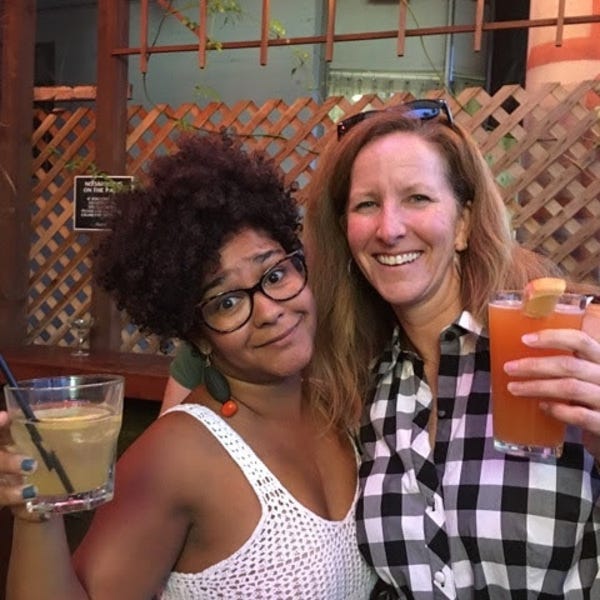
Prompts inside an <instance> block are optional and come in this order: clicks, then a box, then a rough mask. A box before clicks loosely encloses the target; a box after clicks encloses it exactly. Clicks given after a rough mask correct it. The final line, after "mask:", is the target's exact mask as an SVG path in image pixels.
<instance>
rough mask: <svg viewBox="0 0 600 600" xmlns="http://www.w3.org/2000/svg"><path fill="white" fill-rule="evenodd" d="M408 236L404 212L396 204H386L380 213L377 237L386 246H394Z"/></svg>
mask: <svg viewBox="0 0 600 600" xmlns="http://www.w3.org/2000/svg"><path fill="white" fill-rule="evenodd" d="M405 235H406V219H405V215H404V211H403V210H402V208H401V207H399V206H397V205H396V204H395V203H384V205H383V210H382V211H381V212H380V213H379V222H378V224H377V236H378V237H379V238H380V239H381V240H382V241H384V242H385V243H386V244H393V243H394V242H395V241H396V240H397V239H398V238H401V237H404V236H405Z"/></svg>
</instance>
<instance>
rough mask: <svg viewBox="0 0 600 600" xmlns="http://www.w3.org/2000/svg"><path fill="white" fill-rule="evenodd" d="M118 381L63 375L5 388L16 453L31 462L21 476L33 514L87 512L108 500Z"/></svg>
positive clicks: (117, 417)
mask: <svg viewBox="0 0 600 600" xmlns="http://www.w3.org/2000/svg"><path fill="white" fill-rule="evenodd" d="M123 388H124V380H123V377H120V376H118V375H64V376H57V377H42V378H38V379H29V380H26V381H19V382H17V384H16V385H15V386H11V385H5V386H4V395H5V398H6V408H7V410H8V412H9V414H10V417H11V426H10V431H11V435H12V438H13V442H14V444H15V447H16V449H17V450H18V451H19V452H21V453H23V454H25V455H27V456H31V457H33V458H35V459H36V460H37V463H38V467H37V469H36V470H35V472H34V473H32V474H31V475H27V477H26V480H27V483H28V484H32V485H35V486H36V488H37V496H36V497H35V498H33V499H32V500H29V501H28V502H27V509H28V510H29V511H31V512H36V513H70V512H77V511H83V510H90V509H93V508H95V507H97V506H99V505H100V504H104V503H105V502H108V501H109V500H111V499H112V497H113V490H114V470H115V460H116V454H117V440H118V437H119V431H120V429H121V420H122V414H123Z"/></svg>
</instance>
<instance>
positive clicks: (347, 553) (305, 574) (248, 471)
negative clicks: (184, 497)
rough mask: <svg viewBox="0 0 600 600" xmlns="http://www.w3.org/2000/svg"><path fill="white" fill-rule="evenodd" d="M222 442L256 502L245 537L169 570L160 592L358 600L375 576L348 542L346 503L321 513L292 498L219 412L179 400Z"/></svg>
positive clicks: (350, 528) (352, 536) (181, 598)
mask: <svg viewBox="0 0 600 600" xmlns="http://www.w3.org/2000/svg"><path fill="white" fill-rule="evenodd" d="M172 411H183V412H186V413H188V414H189V415H191V416H193V417H195V418H196V419H198V420H199V421H200V422H201V423H202V424H203V425H204V426H205V427H206V428H207V429H208V430H209V431H210V432H211V433H212V434H213V435H214V436H215V438H216V439H217V440H219V442H220V443H221V444H222V445H223V447H224V448H225V449H226V450H227V452H228V453H229V455H230V456H231V458H232V459H233V460H234V461H235V462H236V463H237V464H238V465H239V467H240V469H241V470H242V472H243V473H244V475H245V476H246V478H247V479H248V481H249V482H250V484H251V485H252V487H253V488H254V491H255V492H256V495H257V497H258V499H259V501H260V505H261V508H262V515H261V518H260V520H259V522H258V524H257V526H256V529H255V530H254V532H253V533H252V535H251V536H250V538H249V539H248V540H247V541H246V542H245V543H244V544H243V545H242V546H241V547H240V548H238V549H237V550H236V551H235V552H234V553H233V554H232V555H231V556H229V557H227V558H226V559H224V560H222V561H220V562H218V563H216V564H214V565H212V566H210V567H208V568H207V569H204V570H203V571H201V572H200V573H177V572H172V573H171V574H170V576H169V578H168V580H167V582H166V584H165V587H164V590H163V592H162V595H161V596H160V598H161V599H162V600H196V599H198V600H200V599H202V600H215V599H217V598H226V599H227V600H234V599H240V600H241V599H243V600H284V599H285V600H292V599H294V600H366V599H368V598H369V594H370V592H371V590H372V589H373V586H374V585H375V580H376V576H375V574H374V572H373V571H372V570H371V569H370V568H369V567H368V566H367V564H366V563H365V562H364V560H363V558H362V556H361V555H360V553H359V551H358V545H357V542H356V526H355V521H354V509H355V506H356V498H357V496H358V484H357V493H356V494H355V496H354V500H353V501H352V505H351V506H350V510H349V511H348V514H347V515H346V517H345V518H344V519H343V520H341V521H328V520H327V519H324V518H322V517H320V516H318V515H316V514H315V513H313V512H311V511H310V510H308V509H307V508H305V507H304V506H303V505H302V504H300V503H299V502H298V501H297V500H296V499H295V498H294V497H293V496H292V495H291V494H290V493H289V492H288V491H287V490H286V489H285V488H284V487H283V485H281V483H280V482H279V480H278V479H277V478H276V477H275V476H274V475H273V473H271V471H269V469H268V468H267V467H266V466H265V464H264V463H263V462H262V461H261V460H260V459H259V458H258V456H256V454H255V453H254V452H253V451H252V449H251V448H250V447H249V446H248V445H247V444H246V442H244V440H243V439H242V438H241V437H240V436H239V435H238V434H237V432H235V431H234V430H233V429H232V428H231V427H230V426H229V425H228V424H227V423H226V422H225V421H224V420H223V419H221V418H220V417H219V416H218V415H216V414H215V413H214V412H212V411H211V410H210V409H208V408H206V407H205V406H200V405H198V404H180V405H177V406H174V407H173V408H171V409H170V410H168V411H166V412H165V413H164V414H167V413H168V412H172Z"/></svg>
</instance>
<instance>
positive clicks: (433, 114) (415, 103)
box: [337, 98, 454, 140]
mask: <svg viewBox="0 0 600 600" xmlns="http://www.w3.org/2000/svg"><path fill="white" fill-rule="evenodd" d="M393 110H402V114H403V115H405V116H407V117H409V118H413V119H419V120H421V121H429V120H431V119H435V118H437V117H439V116H440V114H443V115H444V116H445V117H446V119H447V121H448V125H449V126H450V127H452V126H453V125H454V117H453V116H452V113H451V112H450V107H449V106H448V103H447V102H446V101H445V100H441V99H440V100H435V99H431V100H430V99H428V98H423V99H421V100H409V101H408V102H404V104H398V105H397V106H391V107H390V108H384V109H383V110H366V111H365V112H361V113H357V114H355V115H351V116H350V117H348V118H346V119H344V120H342V121H340V122H339V123H338V125H337V137H338V140H341V139H342V138H343V137H344V136H345V135H346V134H347V133H348V132H349V131H350V130H351V129H352V128H353V127H354V126H355V125H357V124H358V123H362V122H363V121H364V120H365V119H368V118H369V117H372V116H373V115H376V114H378V113H381V112H389V111H393Z"/></svg>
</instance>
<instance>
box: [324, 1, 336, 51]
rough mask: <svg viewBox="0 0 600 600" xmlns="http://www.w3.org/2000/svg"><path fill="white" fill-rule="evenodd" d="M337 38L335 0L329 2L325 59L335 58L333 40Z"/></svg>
mask: <svg viewBox="0 0 600 600" xmlns="http://www.w3.org/2000/svg"><path fill="white" fill-rule="evenodd" d="M334 40H335V0H328V2H327V33H326V35H325V61H326V62H331V61H332V60H333V42H334Z"/></svg>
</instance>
